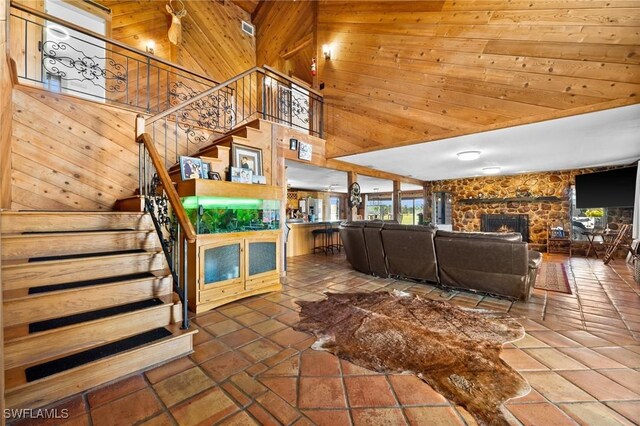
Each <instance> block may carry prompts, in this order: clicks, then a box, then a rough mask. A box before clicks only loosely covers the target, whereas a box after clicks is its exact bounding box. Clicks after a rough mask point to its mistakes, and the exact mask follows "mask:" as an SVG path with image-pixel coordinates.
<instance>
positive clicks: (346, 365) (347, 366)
mask: <svg viewBox="0 0 640 426" xmlns="http://www.w3.org/2000/svg"><path fill="white" fill-rule="evenodd" d="M340 365H341V367H342V374H344V375H345V376H348V375H349V376H350V375H358V376H362V375H376V374H382V373H378V372H376V371H372V370H369V369H366V368H364V367H360V366H359V365H356V364H353V363H351V362H349V361H345V360H343V359H341V360H340Z"/></svg>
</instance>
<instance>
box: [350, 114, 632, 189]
mask: <svg viewBox="0 0 640 426" xmlns="http://www.w3.org/2000/svg"><path fill="white" fill-rule="evenodd" d="M471 150H478V151H481V153H482V154H481V156H480V158H479V159H478V160H475V161H460V160H458V158H457V156H456V153H458V152H461V151H471ZM639 158H640V105H631V106H625V107H620V108H615V109H609V110H605V111H598V112H592V113H588V114H582V115H576V116H571V117H566V118H559V119H556V120H550V121H544V122H540V123H533V124H527V125H523V126H516V127H510V128H506V129H499V130H492V131H489V132H485V133H476V134H472V135H465V136H459V137H455V138H449V139H442V140H439V141H434V142H427V143H421V144H416V145H408V146H403V147H398V148H389V149H385V150H380V151H372V152H368V153H363V154H356V155H349V156H345V157H341V158H340V160H342V161H347V162H350V163H354V164H359V165H362V166H367V167H372V168H375V169H378V170H383V171H385V172H390V173H396V174H399V175H403V176H411V177H414V178H416V179H422V180H427V181H431V180H441V179H454V178H461V177H471V176H480V175H482V170H481V169H482V168H483V167H491V166H499V167H500V168H501V170H500V173H499V174H501V175H513V174H517V173H524V172H539V171H551V170H566V169H578V168H584V167H596V166H605V165H615V164H627V163H631V162H633V161H637V160H638V159H639Z"/></svg>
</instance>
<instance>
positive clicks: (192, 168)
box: [180, 156, 203, 180]
mask: <svg viewBox="0 0 640 426" xmlns="http://www.w3.org/2000/svg"><path fill="white" fill-rule="evenodd" d="M180 174H181V175H182V180H188V179H202V176H203V174H202V160H201V159H199V158H195V157H184V156H181V157H180Z"/></svg>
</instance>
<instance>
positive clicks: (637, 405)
mask: <svg viewBox="0 0 640 426" xmlns="http://www.w3.org/2000/svg"><path fill="white" fill-rule="evenodd" d="M607 405H608V406H609V408H611V409H613V410H615V411H616V412H617V413H618V414H621V415H623V416H624V417H626V418H627V420H630V421H632V422H638V419H640V401H624V402H607Z"/></svg>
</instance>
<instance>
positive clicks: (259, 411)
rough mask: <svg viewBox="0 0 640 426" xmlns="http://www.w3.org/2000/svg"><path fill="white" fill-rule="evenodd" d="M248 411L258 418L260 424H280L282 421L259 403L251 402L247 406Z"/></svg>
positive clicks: (276, 425) (266, 425)
mask: <svg viewBox="0 0 640 426" xmlns="http://www.w3.org/2000/svg"><path fill="white" fill-rule="evenodd" d="M247 411H248V412H249V413H251V415H252V416H253V417H255V418H256V419H257V420H258V424H260V425H262V426H280V422H278V421H277V420H276V419H275V418H274V417H273V416H272V415H271V414H269V412H268V411H267V410H265V409H264V408H263V407H262V406H261V405H260V404H258V403H254V404H251V405H250V406H249V407H248V408H247Z"/></svg>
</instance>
